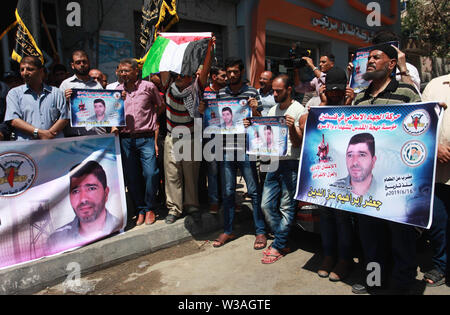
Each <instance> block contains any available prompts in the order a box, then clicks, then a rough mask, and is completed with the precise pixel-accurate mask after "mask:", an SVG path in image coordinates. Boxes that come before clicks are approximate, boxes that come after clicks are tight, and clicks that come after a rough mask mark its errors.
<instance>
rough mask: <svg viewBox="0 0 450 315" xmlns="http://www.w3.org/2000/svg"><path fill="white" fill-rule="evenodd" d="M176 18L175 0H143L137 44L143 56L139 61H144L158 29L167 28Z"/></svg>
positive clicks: (164, 29) (163, 29)
mask: <svg viewBox="0 0 450 315" xmlns="http://www.w3.org/2000/svg"><path fill="white" fill-rule="evenodd" d="M178 20H179V18H178V15H177V1H176V0H170V1H169V0H167V1H165V0H144V4H143V6H142V24H141V27H140V34H139V46H140V48H141V50H142V51H143V54H145V56H144V57H143V58H142V59H141V60H139V61H138V62H139V63H143V62H145V59H146V58H147V54H148V52H149V51H150V48H151V46H152V44H153V41H154V40H155V39H156V34H157V33H158V32H159V31H163V32H165V31H167V30H169V29H170V27H171V26H172V25H173V24H175V23H177V22H178Z"/></svg>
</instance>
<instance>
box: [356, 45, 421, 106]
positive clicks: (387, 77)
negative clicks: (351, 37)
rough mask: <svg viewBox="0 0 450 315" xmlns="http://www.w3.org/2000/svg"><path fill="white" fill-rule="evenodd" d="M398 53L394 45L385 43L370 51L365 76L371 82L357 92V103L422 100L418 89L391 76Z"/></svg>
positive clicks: (369, 103)
mask: <svg viewBox="0 0 450 315" xmlns="http://www.w3.org/2000/svg"><path fill="white" fill-rule="evenodd" d="M397 58H398V53H397V50H395V48H394V47H392V46H391V45H388V44H383V45H379V46H376V47H374V49H373V50H371V51H370V54H369V59H368V61H367V70H366V73H365V74H364V76H363V78H364V80H366V81H372V82H371V84H370V85H369V86H368V87H367V88H366V89H364V90H363V91H361V92H360V93H358V94H357V96H356V98H355V103H354V104H355V105H373V104H383V105H384V104H399V103H414V102H420V101H421V99H420V96H419V94H418V93H417V91H416V89H415V88H414V87H413V86H412V85H410V84H407V83H403V82H398V81H397V80H396V78H393V77H391V73H392V71H394V70H395V69H396V66H397Z"/></svg>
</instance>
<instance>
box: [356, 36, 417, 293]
mask: <svg viewBox="0 0 450 315" xmlns="http://www.w3.org/2000/svg"><path fill="white" fill-rule="evenodd" d="M397 60H398V53H397V50H395V48H393V47H392V46H391V45H387V44H383V45H379V46H376V47H375V48H374V49H373V50H371V51H370V54H369V59H368V62H367V72H366V74H365V75H364V79H365V80H367V81H372V82H371V84H370V85H369V86H368V87H367V88H366V89H365V90H363V91H361V92H360V93H358V94H357V96H356V98H355V102H354V104H355V105H372V104H376V105H386V104H401V103H414V102H420V101H421V98H420V96H419V94H418V93H417V90H416V89H415V88H414V87H413V86H412V85H410V84H407V83H402V82H398V81H397V80H396V79H395V77H392V76H391V73H392V71H394V70H395V69H396V67H397ZM358 224H359V233H360V239H361V244H362V248H363V251H364V256H365V259H366V263H378V264H379V266H380V267H381V286H385V284H386V283H385V281H386V278H387V274H386V270H387V268H388V264H387V261H388V257H387V253H388V250H387V248H386V241H387V240H388V239H389V238H388V234H389V231H390V234H391V250H392V257H393V263H394V266H393V270H392V280H393V286H394V288H393V289H395V290H398V292H399V293H408V292H410V290H411V285H412V284H413V283H414V281H415V278H416V272H417V262H416V234H415V230H414V227H413V226H410V225H405V224H400V223H394V222H389V221H385V220H381V219H378V218H374V217H369V216H365V215H358ZM352 291H353V293H356V294H358V293H366V292H367V287H366V286H365V285H361V284H355V285H353V287H352Z"/></svg>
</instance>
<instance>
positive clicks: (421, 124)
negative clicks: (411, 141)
mask: <svg viewBox="0 0 450 315" xmlns="http://www.w3.org/2000/svg"><path fill="white" fill-rule="evenodd" d="M428 127H430V115H429V114H428V112H427V111H425V110H423V109H419V110H416V111H413V112H412V113H410V114H409V115H407V116H406V118H405V119H404V120H403V130H405V132H406V133H408V134H409V135H412V136H420V135H422V134H424V133H425V132H426V131H427V130H428Z"/></svg>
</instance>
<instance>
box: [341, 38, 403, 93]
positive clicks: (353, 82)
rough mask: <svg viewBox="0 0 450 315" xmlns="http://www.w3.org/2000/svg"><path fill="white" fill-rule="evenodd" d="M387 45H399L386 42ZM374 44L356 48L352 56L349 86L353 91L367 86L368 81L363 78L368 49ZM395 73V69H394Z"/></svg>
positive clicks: (358, 90)
mask: <svg viewBox="0 0 450 315" xmlns="http://www.w3.org/2000/svg"><path fill="white" fill-rule="evenodd" d="M387 44H388V45H393V46H395V47H397V48H398V47H399V43H398V42H388V43H387ZM375 47H376V46H370V47H364V48H359V49H357V50H356V52H355V55H354V57H353V60H352V63H353V72H352V75H351V77H350V87H351V88H352V89H353V90H354V91H355V93H359V92H361V91H362V90H363V89H364V88H366V87H368V86H369V84H370V81H366V80H365V79H364V74H365V73H366V70H367V62H368V60H369V54H370V51H371V50H372V49H373V48H375ZM394 73H395V71H394Z"/></svg>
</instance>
